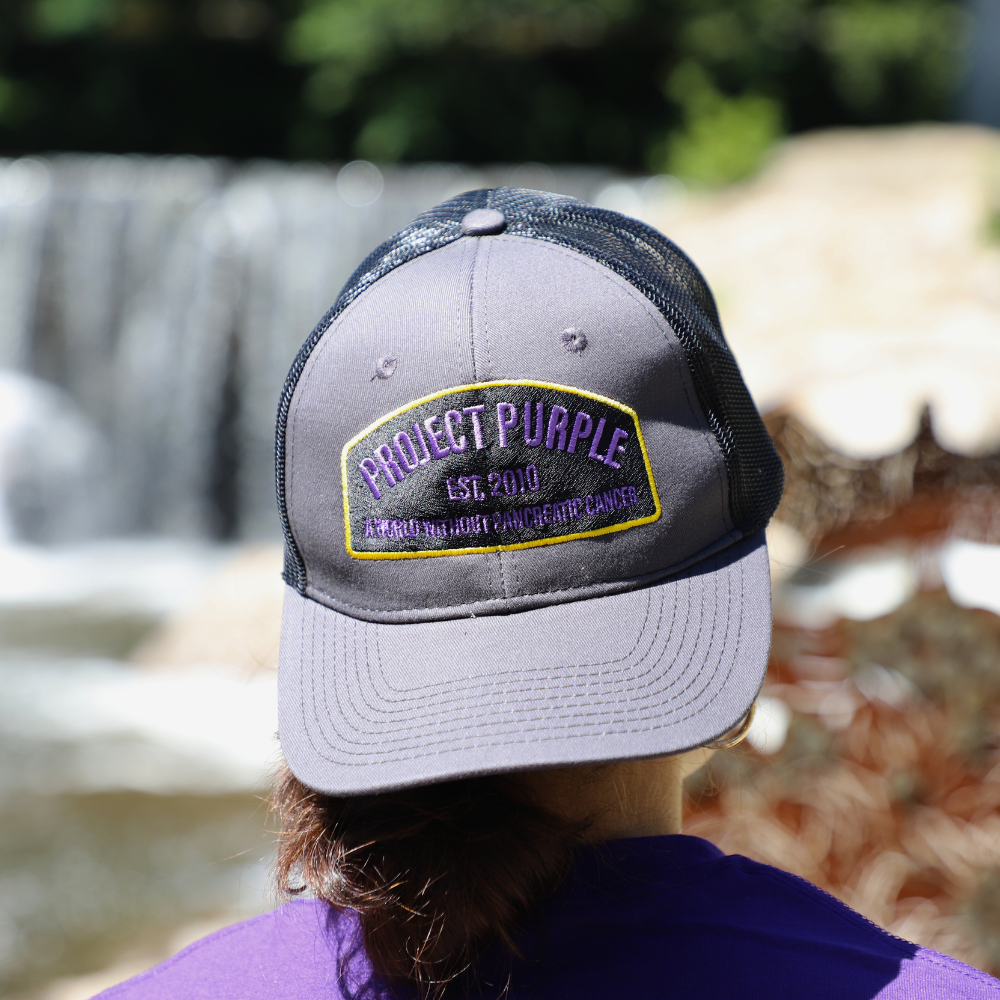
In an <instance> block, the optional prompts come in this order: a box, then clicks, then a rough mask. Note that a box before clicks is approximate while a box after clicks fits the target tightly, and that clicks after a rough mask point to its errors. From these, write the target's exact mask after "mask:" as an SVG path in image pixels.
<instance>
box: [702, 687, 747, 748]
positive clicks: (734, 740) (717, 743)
mask: <svg viewBox="0 0 1000 1000" xmlns="http://www.w3.org/2000/svg"><path fill="white" fill-rule="evenodd" d="M756 711H757V701H756V699H755V700H754V703H753V704H752V705H751V706H750V710H749V711H748V712H747V714H746V715H744V716H743V721H742V722H741V723H740V724H739V727H738V728H737V729H736V730H735V732H733V733H732V735H731V736H720V737H719V739H717V740H712V742H711V743H706V744H705V746H706V747H708V748H710V749H712V750H732V749H733V747H735V746H737V745H739V744H740V743H742V742H743V741H744V740H745V739H746V736H747V733H748V732H750V726H751V725H753V717H754V713H755V712H756Z"/></svg>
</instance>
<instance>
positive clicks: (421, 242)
mask: <svg viewBox="0 0 1000 1000" xmlns="http://www.w3.org/2000/svg"><path fill="white" fill-rule="evenodd" d="M474 208H496V209H498V210H499V211H501V212H503V214H504V215H505V216H506V218H507V232H508V233H510V234H512V235H516V236H525V237H529V238H532V239H538V240H545V241H546V242H549V243H555V244H557V245H559V246H562V247H566V248H568V249H571V250H575V251H576V252H577V253H581V254H584V255H585V256H587V257H590V258H592V259H593V260H595V261H597V262H599V263H600V264H603V265H604V266H605V267H607V268H610V269H611V270H612V271H614V272H616V273H617V274H619V275H621V276H622V277H623V278H625V279H626V280H627V281H630V282H631V283H632V284H633V285H634V286H635V287H636V288H638V289H639V291H641V292H642V293H643V294H644V295H645V296H646V297H647V298H648V299H650V301H652V302H653V303H654V304H655V305H656V306H657V308H658V309H659V310H660V311H661V312H662V313H663V315H664V317H665V318H666V320H667V322H668V323H669V324H670V326H671V328H672V329H673V330H674V332H675V333H676V334H677V337H678V339H679V340H680V342H681V345H682V347H683V349H684V352H685V355H686V358H687V362H688V365H689V366H690V369H691V375H692V379H693V381H694V385H695V389H696V391H697V393H698V399H699V402H700V403H701V405H702V408H703V410H704V412H705V416H706V419H707V420H708V423H709V426H710V427H711V428H712V430H713V432H714V433H715V436H716V438H717V439H718V441H719V446H720V447H721V449H722V453H723V456H724V458H725V462H726V469H727V472H728V475H729V505H730V514H731V517H732V521H733V524H734V525H735V526H736V527H737V528H738V529H739V530H740V531H741V532H742V533H743V534H745V535H746V534H750V533H752V532H754V531H757V530H758V529H759V528H762V527H764V525H766V524H767V522H768V521H769V520H770V518H771V515H772V514H773V513H774V511H775V508H776V507H777V506H778V501H779V500H780V499H781V492H782V489H783V487H784V472H783V470H782V466H781V459H780V458H779V457H778V453H777V451H776V450H775V448H774V445H773V443H772V442H771V438H770V437H769V436H768V433H767V431H766V430H765V428H764V423H763V421H762V420H761V418H760V415H759V414H758V413H757V408H756V407H755V406H754V404H753V400H752V399H751V398H750V393H749V392H748V391H747V388H746V386H745V385H744V383H743V377H742V376H741V375H740V371H739V368H738V366H737V364H736V359H735V358H734V357H733V355H732V352H731V351H730V350H729V345H728V344H727V343H726V340H725V337H724V336H723V335H722V326H721V323H720V322H719V315H718V312H717V311H716V308H715V300H714V299H713V298H712V293H711V292H710V291H709V288H708V285H707V284H706V283H705V280H704V278H703V277H702V276H701V273H700V272H699V271H698V269H697V268H696V267H695V266H694V264H692V262H691V261H690V260H689V259H688V258H687V256H686V255H685V254H684V253H683V251H681V250H680V249H679V248H678V247H677V246H675V245H674V244H673V243H671V242H670V240H668V239H666V237H664V236H662V235H661V234H660V233H658V232H657V231H656V230H655V229H652V228H650V227H649V226H647V225H645V224H644V223H641V222H638V221H637V220H635V219H630V218H628V217H627V216H623V215H619V214H618V213H617V212H610V211H606V210H604V209H599V208H592V207H590V206H589V205H586V204H584V203H583V202H581V201H578V200H576V199H575V198H568V197H565V196H562V195H554V194H547V193H545V192H541V191H528V190H524V189H521V188H495V189H493V190H489V191H469V192H467V193H465V194H462V195H459V196H458V197H457V198H452V199H451V200H450V201H446V202H444V203H443V204H441V205H438V206H437V207H436V208H434V209H431V211H429V212H425V213H424V214H423V215H421V216H419V217H418V218H417V219H415V220H414V221H413V222H412V223H411V224H410V225H409V226H407V227H406V228H405V229H403V230H402V231H401V232H399V233H397V234H396V235H395V236H394V237H392V239H390V240H387V241H386V242H385V243H383V244H382V245H381V246H380V247H379V248H378V249H376V250H375V251H374V252H373V253H372V254H370V255H369V256H368V257H367V258H366V260H365V261H364V262H363V263H362V264H361V266H360V267H359V268H358V269H357V270H356V271H355V272H354V274H353V275H352V276H351V278H350V280H349V281H348V282H347V284H346V285H345V286H344V289H343V291H342V292H341V293H340V295H339V296H338V297H337V301H336V302H335V303H334V305H333V307H332V308H331V309H330V311H329V312H328V313H327V314H326V315H325V316H324V317H323V319H321V320H320V322H319V324H318V325H317V326H316V329H315V330H313V332H312V334H311V335H310V336H309V339H308V340H307V341H306V342H305V343H304V344H303V345H302V349H301V350H300V351H299V353H298V355H297V356H296V358H295V361H294V362H293V363H292V367H291V370H290V371H289V373H288V378H287V379H286V381H285V386H284V389H283V390H282V393H281V400H280V403H279V407H278V424H277V433H276V441H275V462H276V475H277V489H278V509H279V511H280V514H281V524H282V528H283V530H284V533H285V573H284V577H285V580H286V581H287V582H288V584H289V585H291V586H293V587H295V588H296V589H297V590H299V591H300V592H301V591H304V589H305V584H306V578H305V567H304V566H303V563H302V557H301V555H300V554H299V551H298V548H297V547H296V545H295V540H294V538H293V537H292V534H291V530H290V527H289V523H288V513H287V510H286V507H285V426H286V423H287V420H288V408H289V406H290V405H291V401H292V395H293V394H294V392H295V387H296V385H297V384H298V380H299V376H300V375H301V374H302V370H303V368H304V367H305V364H306V362H307V361H308V359H309V355H310V354H311V353H312V350H313V348H314V347H315V346H316V344H317V343H318V342H319V341H320V339H321V338H322V336H323V334H324V333H326V331H327V330H328V329H329V327H330V325H331V323H333V321H334V319H336V317H337V316H338V315H339V314H340V313H341V312H342V311H343V310H344V309H345V308H346V307H347V306H348V305H350V303H351V302H353V301H354V300H355V299H356V298H357V297H358V296H359V295H360V294H361V293H362V292H363V291H364V290H365V289H366V288H369V287H370V286H371V285H372V284H374V283H375V282H376V281H378V279H379V278H381V277H383V276H384V275H386V274H388V273H389V272H390V271H391V270H393V268H395V267H398V266H399V265H400V264H404V263H406V261H408V260H412V259H413V258H415V257H418V256H420V255H421V254H424V253H427V252H429V251H431V250H436V249H437V248H438V247H442V246H445V245H446V244H448V243H450V242H452V241H453V240H456V239H458V238H459V237H460V236H461V235H462V233H461V220H462V218H463V216H464V215H465V214H466V213H467V212H470V211H472V209H474Z"/></svg>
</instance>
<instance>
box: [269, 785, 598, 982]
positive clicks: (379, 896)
mask: <svg viewBox="0 0 1000 1000" xmlns="http://www.w3.org/2000/svg"><path fill="white" fill-rule="evenodd" d="M272 807H273V808H274V810H275V811H276V812H277V814H278V816H279V817H280V821H281V831H280V837H279V841H278V858H277V863H276V876H277V881H278V886H279V889H280V890H281V891H282V892H283V893H285V894H290V895H294V894H297V893H302V892H306V891H310V892H312V893H314V894H315V895H316V896H317V897H319V898H320V899H324V900H326V902H328V903H329V904H331V905H332V906H333V907H335V908H337V909H338V910H353V911H356V912H357V914H358V916H359V920H360V927H361V939H362V940H361V944H362V946H363V947H364V950H365V953H366V954H367V956H368V958H369V960H370V961H371V964H372V968H373V971H374V973H375V975H376V976H377V977H378V978H379V979H380V980H381V981H383V982H385V983H386V984H389V985H403V984H409V985H411V986H416V987H417V988H418V990H419V992H420V993H421V994H422V995H423V996H428V997H433V998H438V997H442V996H444V995H446V994H447V993H449V992H450V989H449V987H450V986H454V988H457V989H468V988H469V987H470V986H471V985H472V983H473V982H474V981H475V975H476V963H477V960H478V959H479V957H480V954H481V953H482V951H483V949H484V948H486V947H487V946H488V945H490V944H491V943H493V942H499V944H500V946H501V947H502V948H503V949H504V950H505V953H506V954H508V955H512V954H516V948H515V946H514V941H513V934H514V933H515V932H516V929H517V925H518V923H519V922H520V921H521V920H522V919H523V918H524V917H526V916H527V915H528V914H529V913H531V911H532V910H534V909H536V908H537V906H538V905H539V904H540V903H541V902H542V901H543V900H544V899H545V898H546V897H547V896H548V895H549V894H550V893H551V892H553V891H554V890H555V889H556V888H557V887H558V885H559V883H560V882H561V881H562V880H563V878H564V877H565V874H566V872H567V870H568V868H569V865H570V863H571V861H572V857H573V853H574V851H575V849H576V847H577V846H578V845H579V844H580V843H582V841H583V840H584V837H585V831H586V824H582V823H571V822H568V821H566V820H563V819H560V818H559V817H557V816H555V815H553V814H552V813H550V812H548V811H546V810H545V809H543V808H541V807H539V806H538V805H536V804H534V803H533V802H531V801H530V800H529V798H528V797H527V795H526V794H525V793H524V792H523V791H522V790H521V789H520V788H519V787H518V785H517V783H516V781H515V780H512V779H510V778H507V777H504V776H495V777H481V778H466V779H463V780H460V781H450V782H445V783H443V784H437V785H428V786H424V787H421V788H411V789H405V790H403V791H398V792H388V793H383V794H380V795H358V796H345V797H338V796H331V795H324V794H322V793H320V792H316V791H313V790H312V789H310V788H307V787H306V786H305V785H303V784H302V783H301V782H300V781H299V780H298V779H297V778H296V777H295V776H294V775H293V774H292V773H291V771H290V770H289V769H288V768H287V766H286V767H283V768H282V769H281V770H280V771H279V773H278V775H277V780H276V782H275V785H274V791H273V793H272Z"/></svg>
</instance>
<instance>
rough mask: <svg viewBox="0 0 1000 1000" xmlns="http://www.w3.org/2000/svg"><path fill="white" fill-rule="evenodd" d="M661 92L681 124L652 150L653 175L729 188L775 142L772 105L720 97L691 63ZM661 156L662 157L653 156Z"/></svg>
mask: <svg viewBox="0 0 1000 1000" xmlns="http://www.w3.org/2000/svg"><path fill="white" fill-rule="evenodd" d="M665 89H666V92H667V95H668V96H669V97H671V98H672V99H673V100H674V101H675V102H676V103H677V104H678V105H679V106H680V107H681V108H682V109H683V113H684V123H683V125H682V126H681V128H679V129H677V130H676V131H674V132H672V133H670V134H669V135H668V137H667V138H666V140H665V141H664V143H663V144H662V146H661V148H660V149H655V148H654V153H653V156H652V157H651V160H652V162H651V166H652V167H653V168H654V169H657V168H659V169H663V170H666V171H667V172H668V173H671V174H675V175H676V176H678V177H682V178H684V179H685V180H688V181H693V182H695V183H700V184H705V185H709V186H719V185H723V184H731V183H733V182H734V181H740V180H743V178H745V177H748V176H750V175H751V174H753V173H755V172H756V170H757V168H758V167H759V166H760V165H761V163H762V162H763V160H764V158H765V157H766V155H767V153H768V151H769V150H770V149H771V147H772V146H773V145H774V143H775V142H776V141H777V140H778V139H779V138H780V137H781V134H782V131H783V130H782V122H781V106H780V105H779V103H778V102H777V101H776V100H774V99H773V98H770V97H764V96H762V95H760V94H741V95H740V96H738V97H726V96H725V95H724V94H722V93H720V91H719V90H718V89H717V88H716V87H715V86H714V85H713V83H712V80H711V78H710V77H709V75H708V74H707V73H706V72H705V70H704V69H703V68H702V67H701V66H700V65H699V64H698V63H696V62H692V61H689V62H684V63H681V65H680V66H678V67H677V69H676V70H674V72H673V73H672V74H671V75H670V78H669V80H668V82H667V86H666V88H665ZM661 150H662V153H663V154H665V155H660V156H658V155H657V153H661Z"/></svg>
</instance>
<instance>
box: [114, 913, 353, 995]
mask: <svg viewBox="0 0 1000 1000" xmlns="http://www.w3.org/2000/svg"><path fill="white" fill-rule="evenodd" d="M355 929H356V923H355V921H354V919H353V918H352V917H350V916H347V915H344V914H340V913H337V912H336V911H334V910H332V909H331V908H330V907H328V906H327V905H326V904H324V903H322V902H320V901H318V900H297V901H295V902H292V903H287V904H286V905H285V906H282V907H281V908H279V909H277V910H275V911H273V912H272V913H265V914H262V915H261V916H259V917H254V918H253V919H251V920H245V921H243V922H242V923H238V924H233V925H232V926H231V927H226V928H224V929H222V930H220V931H217V932H216V933H215V934H211V935H209V936H208V937H206V938H202V940H200V941H196V942H195V943H194V944H192V945H190V946H189V947H187V948H185V949H184V950H183V951H181V952H178V953H177V954H176V955H174V956H173V958H170V959H168V960H167V961H166V962H163V963H162V964H161V965H157V966H155V967H154V968H152V969H149V970H147V971H146V972H143V973H140V974H139V975H138V976H136V977H135V978H133V979H130V980H128V981H127V982H124V983H120V984H119V985H118V986H113V987H111V989H109V990H106V991H105V992H104V993H101V994H99V997H98V998H95V1000H167V998H170V1000H176V998H178V997H184V998H185V1000H202V998H204V1000H258V998H259V1000H313V998H318V997H328V996H330V995H336V989H335V987H336V984H337V970H338V968H339V967H340V964H341V961H342V960H343V959H345V958H350V957H352V954H353V951H354V942H355ZM361 962H362V963H363V959H362V960H361ZM359 971H361V972H362V975H363V976H366V974H367V970H366V969H362V970H359ZM352 978H354V977H353V976H352Z"/></svg>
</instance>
